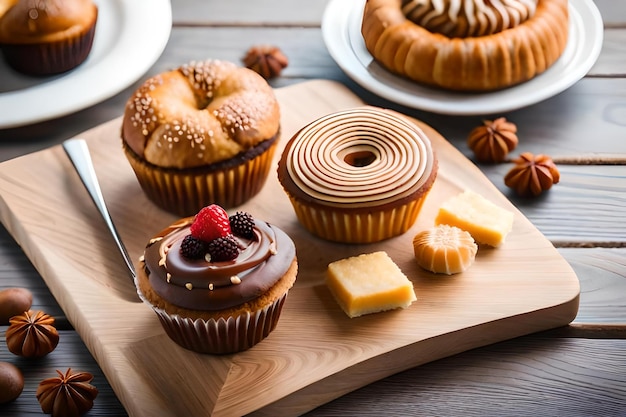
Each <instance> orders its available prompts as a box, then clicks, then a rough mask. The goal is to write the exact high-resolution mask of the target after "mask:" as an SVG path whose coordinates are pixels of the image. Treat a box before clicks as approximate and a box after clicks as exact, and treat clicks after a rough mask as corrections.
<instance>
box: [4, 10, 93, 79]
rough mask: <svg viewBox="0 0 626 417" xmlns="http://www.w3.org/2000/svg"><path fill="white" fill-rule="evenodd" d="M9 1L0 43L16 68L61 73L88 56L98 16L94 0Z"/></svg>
mask: <svg viewBox="0 0 626 417" xmlns="http://www.w3.org/2000/svg"><path fill="white" fill-rule="evenodd" d="M11 3H14V4H13V5H11ZM9 5H11V7H9V8H8V9H7V10H6V12H5V13H4V16H2V15H1V14H0V16H1V17H0V47H1V48H2V52H3V54H4V57H5V60H6V62H7V63H8V64H9V65H10V66H11V67H13V68H14V69H15V70H17V71H19V72H23V73H25V74H29V75H52V74H60V73H63V72H66V71H69V70H71V69H74V68H75V67H77V66H78V65H80V64H81V63H83V62H84V61H85V60H86V59H87V56H88V55H89V53H90V52H91V47H92V45H93V39H94V35H95V31H96V23H97V20H98V8H97V6H96V5H95V4H94V3H93V2H92V1H91V0H46V1H33V0H17V1H15V2H12V1H9ZM0 12H1V10H0Z"/></svg>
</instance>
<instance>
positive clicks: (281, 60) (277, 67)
mask: <svg viewBox="0 0 626 417" xmlns="http://www.w3.org/2000/svg"><path fill="white" fill-rule="evenodd" d="M242 61H243V64H244V65H245V66H246V67H247V68H250V69H251V70H253V71H255V72H257V73H259V74H260V75H261V76H262V77H263V78H265V79H266V80H269V79H270V78H274V77H278V76H279V75H280V73H281V72H282V70H283V69H284V68H285V67H287V65H288V64H289V60H288V59H287V57H286V56H285V54H283V52H282V51H281V50H280V49H279V48H278V47H276V46H271V45H258V46H253V47H251V48H250V49H248V51H247V52H246V55H245V56H244V57H243V59H242Z"/></svg>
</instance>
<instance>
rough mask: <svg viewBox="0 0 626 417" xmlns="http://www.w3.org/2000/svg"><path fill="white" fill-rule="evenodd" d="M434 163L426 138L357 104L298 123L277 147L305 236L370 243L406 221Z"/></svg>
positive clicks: (429, 182) (389, 115) (403, 227)
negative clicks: (293, 132) (283, 144)
mask: <svg viewBox="0 0 626 417" xmlns="http://www.w3.org/2000/svg"><path fill="white" fill-rule="evenodd" d="M437 166H438V165H437V159H436V157H435V154H434V152H433V149H432V147H431V143H430V140H429V139H428V137H427V136H426V135H425V134H424V132H422V130H421V129H420V128H419V127H417V126H416V125H415V124H414V123H412V122H411V121H409V120H408V119H407V118H405V117H402V116H401V115H400V114H398V113H395V112H393V111H390V110H383V109H379V108H376V107H359V108H354V109H349V110H344V111H340V112H337V113H332V114H329V115H327V116H325V117H322V118H320V119H318V120H316V121H314V122H312V123H310V124H309V125H307V126H305V127H304V128H302V129H301V130H300V131H299V132H298V133H297V134H296V135H295V136H294V137H293V138H291V140H290V141H289V142H288V143H287V145H286V147H285V150H284V151H283V154H282V157H281V159H280V162H279V164H278V179H279V180H280V182H281V184H282V186H283V188H284V190H285V192H286V193H287V195H288V196H289V199H290V201H291V203H292V205H293V208H294V210H295V213H296V215H297V217H298V220H299V221H300V223H301V224H302V225H303V226H304V227H305V228H306V229H307V230H309V231H310V232H311V233H313V234H315V235H317V236H319V237H321V238H323V239H328V240H332V241H337V242H345V243H371V242H376V241H380V240H383V239H387V238H390V237H393V236H396V235H399V234H401V233H404V232H406V231H407V230H408V229H409V228H410V227H411V226H412V225H413V223H414V222H415V220H416V219H417V216H418V214H419V212H420V210H421V207H422V204H423V203H424V201H425V199H426V197H427V195H428V193H429V192H430V190H431V187H432V186H433V184H434V182H435V178H436V176H437Z"/></svg>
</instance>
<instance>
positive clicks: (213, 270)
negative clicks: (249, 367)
mask: <svg viewBox="0 0 626 417" xmlns="http://www.w3.org/2000/svg"><path fill="white" fill-rule="evenodd" d="M297 269H298V266H297V260H296V252H295V246H294V244H293V242H292V241H291V239H290V238H289V237H288V236H287V235H286V234H285V233H284V232H283V231H282V230H280V229H279V228H277V227H276V226H274V225H270V224H268V223H266V222H264V221H262V220H258V219H254V218H252V216H251V215H250V214H249V213H245V212H237V213H235V214H233V215H232V216H230V217H229V216H228V215H227V214H226V212H225V211H224V209H222V208H221V207H219V206H217V205H211V206H207V207H205V208H203V209H202V210H201V211H200V212H199V213H198V214H197V215H196V216H194V217H188V218H184V219H181V220H179V221H177V222H175V223H174V224H172V225H171V226H169V227H167V228H166V229H164V230H163V231H161V232H159V233H157V234H156V235H155V236H154V237H153V238H152V239H150V241H149V242H148V244H147V246H146V249H145V251H144V255H143V258H142V261H141V268H139V271H138V278H137V288H138V292H139V294H140V296H141V297H142V299H143V300H144V301H145V302H146V303H148V304H149V305H150V306H152V308H153V310H154V311H155V312H156V313H157V315H158V317H159V319H160V322H161V324H162V326H163V328H164V329H165V331H166V332H167V334H168V335H169V336H170V338H171V339H172V340H174V341H175V342H176V343H178V344H180V345H181V346H183V347H185V348H187V349H190V350H193V351H196V352H201V353H216V354H221V353H234V352H239V351H242V350H246V349H249V348H251V347H252V346H254V345H255V344H257V343H258V342H260V341H261V340H263V339H264V338H266V337H267V336H268V335H269V333H270V332H271V331H272V330H273V329H274V328H275V327H276V324H277V322H278V318H279V316H280V313H281V311H282V307H283V304H284V302H285V299H286V297H287V293H288V291H289V289H290V288H291V287H292V286H293V284H294V282H295V280H296V274H297Z"/></svg>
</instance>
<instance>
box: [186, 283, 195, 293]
mask: <svg viewBox="0 0 626 417" xmlns="http://www.w3.org/2000/svg"><path fill="white" fill-rule="evenodd" d="M185 287H186V288H187V289H188V290H190V291H191V290H193V284H192V283H191V282H188V283H186V284H185Z"/></svg>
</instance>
